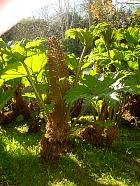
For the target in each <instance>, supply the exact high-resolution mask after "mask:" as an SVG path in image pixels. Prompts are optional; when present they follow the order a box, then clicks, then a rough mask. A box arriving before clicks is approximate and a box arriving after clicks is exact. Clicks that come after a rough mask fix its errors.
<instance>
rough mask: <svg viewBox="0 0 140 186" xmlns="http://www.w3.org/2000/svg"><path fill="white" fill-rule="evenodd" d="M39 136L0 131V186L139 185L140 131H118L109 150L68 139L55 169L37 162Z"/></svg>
mask: <svg viewBox="0 0 140 186" xmlns="http://www.w3.org/2000/svg"><path fill="white" fill-rule="evenodd" d="M41 135H42V134H41V133H39V134H28V133H27V127H26V126H23V127H8V128H5V129H4V128H0V186H64V185H65V186H96V185H97V186H98V185H99V186H100V185H102V186H105V185H108V186H111V185H112V186H127V185H130V186H140V130H138V129H135V128H125V129H120V131H119V135H118V137H117V138H116V140H115V141H114V143H113V145H112V147H111V148H110V149H96V148H94V147H92V146H91V145H89V144H87V143H86V142H83V141H81V140H80V139H78V138H77V137H74V136H72V137H71V138H70V143H69V147H68V149H69V151H68V153H66V154H64V155H62V156H61V158H60V162H59V165H58V167H57V168H50V167H48V166H46V165H43V164H42V163H41V161H40V155H39V151H40V148H39V140H40V138H41Z"/></svg>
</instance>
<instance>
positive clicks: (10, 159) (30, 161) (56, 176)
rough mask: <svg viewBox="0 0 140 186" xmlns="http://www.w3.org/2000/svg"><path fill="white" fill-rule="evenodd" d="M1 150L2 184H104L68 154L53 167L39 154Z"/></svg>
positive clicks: (0, 176) (101, 185)
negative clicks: (47, 164) (15, 154)
mask: <svg viewBox="0 0 140 186" xmlns="http://www.w3.org/2000/svg"><path fill="white" fill-rule="evenodd" d="M0 143H1V142H0ZM1 144H2V143H1ZM3 145H4V144H3ZM1 150H2V155H1V157H0V158H1V159H0V168H1V175H0V185H1V186H9V185H11V186H28V185H29V186H47V185H51V184H52V185H53V184H54V185H56V184H57V183H59V182H62V183H63V181H64V182H66V183H69V184H70V185H72V184H74V185H77V186H93V185H95V186H96V185H97V186H103V185H104V184H100V183H98V182H96V181H95V179H94V178H92V177H90V175H89V171H87V170H86V169H85V168H82V167H81V166H79V164H78V163H77V162H76V161H74V160H73V159H71V158H70V157H69V156H67V155H66V156H62V157H61V159H60V162H59V166H58V167H57V168H56V169H51V168H49V167H47V166H45V165H43V164H41V162H40V159H39V156H31V155H30V156H25V155H24V156H22V155H21V156H14V155H9V154H8V153H7V152H5V151H4V148H3V149H1ZM63 184H64V183H63ZM64 185H66V184H64Z"/></svg>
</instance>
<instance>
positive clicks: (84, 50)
mask: <svg viewBox="0 0 140 186" xmlns="http://www.w3.org/2000/svg"><path fill="white" fill-rule="evenodd" d="M86 49H87V48H86V46H84V48H83V51H82V54H81V57H80V60H79V64H78V67H77V72H76V77H75V81H74V85H75V84H76V83H77V82H78V80H79V76H80V72H81V66H82V62H83V59H84V56H85V52H86Z"/></svg>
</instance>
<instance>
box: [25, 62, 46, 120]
mask: <svg viewBox="0 0 140 186" xmlns="http://www.w3.org/2000/svg"><path fill="white" fill-rule="evenodd" d="M22 64H23V66H24V68H25V70H26V72H27V78H28V81H29V82H30V84H31V86H32V88H33V90H34V92H35V95H36V98H37V101H38V104H39V107H40V109H41V110H42V112H43V117H44V119H45V121H46V122H47V120H48V119H47V116H46V107H45V104H44V102H43V100H42V96H41V95H40V92H39V91H38V90H37V87H36V85H35V84H34V81H33V79H32V77H31V75H30V72H29V70H28V67H27V65H26V64H25V63H24V62H22Z"/></svg>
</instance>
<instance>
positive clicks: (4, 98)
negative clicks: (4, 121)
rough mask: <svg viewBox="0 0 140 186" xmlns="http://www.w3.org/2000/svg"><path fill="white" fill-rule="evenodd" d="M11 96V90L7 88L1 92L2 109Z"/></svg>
mask: <svg viewBox="0 0 140 186" xmlns="http://www.w3.org/2000/svg"><path fill="white" fill-rule="evenodd" d="M12 97H13V91H12V90H7V91H6V92H3V93H2V94H1V95H0V109H2V108H3V107H4V106H5V104H6V103H7V101H8V100H9V99H10V98H12Z"/></svg>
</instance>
